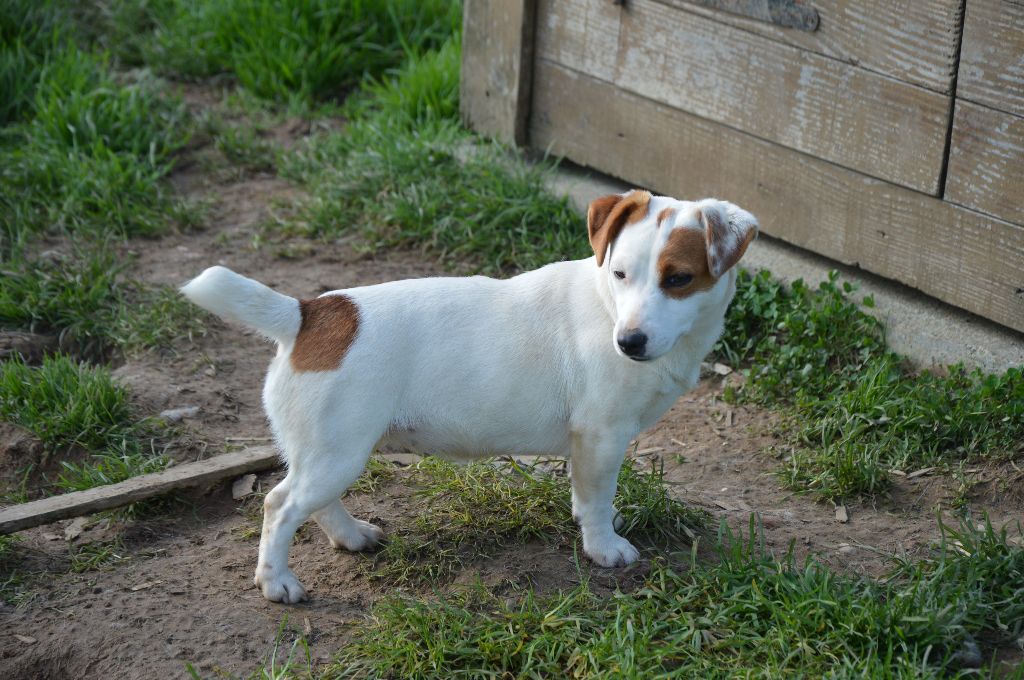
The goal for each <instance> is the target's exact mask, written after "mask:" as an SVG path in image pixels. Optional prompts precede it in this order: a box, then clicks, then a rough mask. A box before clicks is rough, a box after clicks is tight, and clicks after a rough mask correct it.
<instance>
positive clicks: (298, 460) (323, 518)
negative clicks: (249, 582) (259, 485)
mask: <svg viewBox="0 0 1024 680" xmlns="http://www.w3.org/2000/svg"><path fill="white" fill-rule="evenodd" d="M365 439H366V441H358V442H355V441H352V440H351V439H350V441H349V442H348V443H347V444H346V446H345V450H344V453H333V452H331V453H324V451H323V450H322V449H321V450H310V451H304V452H303V454H302V455H301V456H291V457H290V461H291V464H290V467H289V470H288V475H287V476H286V477H285V478H284V480H283V481H282V482H281V483H280V484H278V485H277V486H276V487H274V489H273V490H271V492H270V493H268V494H267V497H266V499H265V500H264V503H263V533H262V536H261V537H260V554H259V560H258V562H257V564H256V575H255V578H254V579H253V580H254V581H255V583H256V585H257V586H258V587H259V588H260V590H261V591H262V592H263V596H264V597H265V598H267V599H268V600H271V601H274V602H285V603H294V602H299V601H301V600H305V599H306V591H305V589H304V588H303V587H302V584H301V583H300V582H299V580H298V578H296V576H295V574H294V573H292V571H291V569H289V568H288V548H289V546H290V545H291V542H292V538H293V537H294V536H295V531H296V530H297V529H298V528H299V527H300V526H301V525H302V523H303V522H305V521H306V520H307V519H308V518H309V517H310V516H311V515H313V516H315V517H316V520H317V522H318V523H319V524H320V526H321V527H323V528H324V530H325V531H327V532H328V536H330V537H331V538H332V541H333V539H335V538H337V539H339V542H340V543H341V544H342V545H344V546H345V547H350V545H351V546H355V545H358V543H359V541H358V537H362V545H361V546H360V548H362V547H368V545H369V541H370V538H373V539H374V540H376V539H379V537H380V530H379V529H377V528H376V527H374V526H373V525H371V524H369V523H367V522H357V521H356V520H354V519H352V517H351V516H349V514H348V513H347V512H345V509H344V508H343V507H342V505H341V501H340V500H339V499H340V498H341V495H342V494H343V493H345V490H346V489H347V488H348V487H349V485H351V484H352V482H354V481H355V480H356V478H357V477H359V475H360V473H362V471H363V468H364V467H365V466H366V461H367V460H368V459H369V457H370V452H371V451H372V449H373V445H374V444H375V443H376V441H377V437H366V438H365ZM364 525H365V526H364ZM350 549H352V548H351V547H350Z"/></svg>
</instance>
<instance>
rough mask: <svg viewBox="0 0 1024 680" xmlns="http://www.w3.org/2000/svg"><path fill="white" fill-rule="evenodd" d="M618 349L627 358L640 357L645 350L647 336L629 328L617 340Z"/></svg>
mask: <svg viewBox="0 0 1024 680" xmlns="http://www.w3.org/2000/svg"><path fill="white" fill-rule="evenodd" d="M618 343H619V349H621V350H622V353H623V354H625V355H626V356H627V357H634V358H635V357H642V356H643V355H644V351H645V350H646V349H647V336H646V335H644V333H643V332H642V331H639V330H637V329H636V328H631V329H629V330H628V331H626V332H625V333H623V334H622V335H620V336H619V339H618Z"/></svg>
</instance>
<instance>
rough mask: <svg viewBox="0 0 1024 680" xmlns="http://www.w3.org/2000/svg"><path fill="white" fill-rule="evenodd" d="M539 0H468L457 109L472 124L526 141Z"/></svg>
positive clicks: (517, 141) (482, 130)
mask: <svg viewBox="0 0 1024 680" xmlns="http://www.w3.org/2000/svg"><path fill="white" fill-rule="evenodd" d="M536 7H537V3H536V2H535V0H465V3H464V5H463V9H462V78H461V80H460V83H459V108H460V110H461V113H462V119H463V121H464V122H465V123H466V125H468V126H469V127H472V128H473V129H474V130H476V131H478V132H480V133H481V134H485V135H488V136H491V137H494V138H496V139H499V140H501V141H503V142H508V143H511V144H526V119H527V116H528V115H529V111H530V77H531V76H532V73H533V69H532V63H533V35H534V18H535V16H536Z"/></svg>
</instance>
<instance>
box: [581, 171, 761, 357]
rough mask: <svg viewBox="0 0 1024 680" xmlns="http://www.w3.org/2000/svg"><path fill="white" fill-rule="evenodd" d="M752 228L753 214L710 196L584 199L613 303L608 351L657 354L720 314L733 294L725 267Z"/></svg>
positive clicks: (592, 239) (731, 262)
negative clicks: (700, 322) (703, 320)
mask: <svg viewBox="0 0 1024 680" xmlns="http://www.w3.org/2000/svg"><path fill="white" fill-rule="evenodd" d="M757 229H758V227H757V220H756V219H754V216H753V215H751V214H750V213H748V212H747V211H745V210H742V209H741V208H739V207H737V206H735V205H733V204H732V203H726V202H725V201H719V200H716V199H713V198H706V199H704V200H701V201H697V202H692V201H678V200H676V199H674V198H668V197H666V196H651V194H650V193H648V192H646V191H639V190H636V191H631V192H628V193H626V194H622V195H618V194H615V195H612V196H605V197H603V198H599V199H597V200H596V201H594V202H593V203H591V204H590V209H589V210H588V211H587V230H588V232H589V233H590V244H591V245H592V246H593V247H594V254H595V255H596V259H597V266H598V267H600V268H601V270H602V275H603V276H604V277H605V278H606V280H607V284H608V289H609V290H610V291H611V298H612V300H613V301H614V303H615V314H616V318H615V330H614V337H613V338H612V342H613V343H614V345H615V350H616V351H617V352H618V353H619V354H621V355H622V356H626V357H629V358H630V359H634V360H636V361H646V360H649V359H656V358H658V357H660V356H662V355H663V354H665V353H666V352H668V351H669V350H670V349H672V347H673V346H674V345H675V344H676V341H677V340H678V339H679V338H680V337H682V336H684V335H686V334H687V333H689V332H690V331H691V330H692V329H693V328H694V325H695V324H696V323H697V321H698V320H699V319H701V318H702V317H703V318H708V317H707V316H706V315H709V314H710V315H715V316H717V317H718V318H721V316H722V315H723V314H724V312H725V308H726V306H727V305H728V304H729V301H730V300H731V298H732V295H733V293H734V292H735V276H734V275H733V274H732V273H730V270H731V269H732V267H733V266H735V264H736V263H737V262H739V260H740V258H741V257H743V253H744V252H746V250H747V246H748V245H750V242H751V241H752V240H753V239H754V237H755V236H757Z"/></svg>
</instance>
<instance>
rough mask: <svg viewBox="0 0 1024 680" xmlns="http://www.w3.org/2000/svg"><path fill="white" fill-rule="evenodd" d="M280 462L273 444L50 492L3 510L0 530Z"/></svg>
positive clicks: (46, 521)
mask: <svg viewBox="0 0 1024 680" xmlns="http://www.w3.org/2000/svg"><path fill="white" fill-rule="evenodd" d="M280 464H281V460H280V458H279V457H278V455H277V452H276V450H275V449H274V448H273V447H272V446H261V447H254V448H250V449H246V450H244V451H236V452H234V453H225V454H222V455H219V456H215V457H213V458H208V459H207V460H201V461H198V462H195V463H184V464H182V465H175V466H174V467H171V468H167V469H166V470H162V471H160V472H154V473H151V474H148V475H139V476H138V477H133V478H131V479H128V480H126V481H123V482H119V483H117V484H109V485H107V486H97V487H94V488H92V489H87V490H85V491H74V492H72V493H66V494H62V495H60V496H50V497H49V498H43V499H40V500H37V501H31V502H29V503H22V504H20V505H14V506H11V507H9V508H4V509H2V510H0V534H9V533H12V532H15V531H21V530H22V529H28V528H30V527H35V526H40V525H42V524H49V523H50V522H56V521H57V520H59V519H67V518H68V517H78V516H80V515H88V514H91V513H94V512H99V511H101V510H109V509H110V508H117V507H120V506H123V505H128V504H130V503H135V502H136V501H141V500H144V499H146V498H152V497H153V496H159V495H160V494H163V493H167V492H168V491H173V490H174V489H182V488H186V487H193V486H202V485H203V484H208V483H210V482H215V481H217V480H220V479H225V478H229V477H235V476H237V475H243V474H245V473H247V472H255V471H257V470H267V469H270V468H273V467H277V466H278V465H280Z"/></svg>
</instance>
